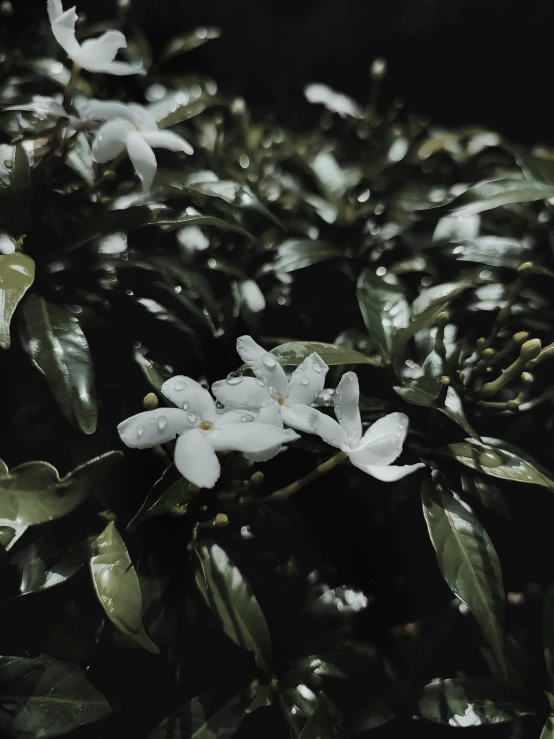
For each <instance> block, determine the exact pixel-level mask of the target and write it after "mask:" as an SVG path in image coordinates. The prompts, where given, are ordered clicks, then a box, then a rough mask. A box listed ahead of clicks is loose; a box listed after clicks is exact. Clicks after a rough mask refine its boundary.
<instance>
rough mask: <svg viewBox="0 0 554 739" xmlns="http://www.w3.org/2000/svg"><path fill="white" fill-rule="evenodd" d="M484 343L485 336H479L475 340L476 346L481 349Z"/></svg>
mask: <svg viewBox="0 0 554 739" xmlns="http://www.w3.org/2000/svg"><path fill="white" fill-rule="evenodd" d="M486 343H487V340H486V339H485V337H484V336H481V338H479V339H477V342H476V344H477V348H478V349H482V348H483V347H484V346H485V344H486Z"/></svg>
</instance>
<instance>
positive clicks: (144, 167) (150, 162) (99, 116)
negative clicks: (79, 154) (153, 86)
mask: <svg viewBox="0 0 554 739" xmlns="http://www.w3.org/2000/svg"><path fill="white" fill-rule="evenodd" d="M79 113H80V116H81V118H82V119H83V120H104V121H106V123H104V124H103V125H101V126H100V128H99V129H98V131H97V132H96V136H95V138H94V143H93V144H92V156H93V158H94V161H95V162H99V163H100V164H105V163H106V162H109V161H111V160H112V159H115V157H117V156H118V155H119V154H121V152H122V151H123V150H124V149H125V148H127V153H128V154H129V158H130V159H131V161H132V162H133V166H134V167H135V169H136V171H137V174H138V176H139V177H140V179H141V181H142V187H143V189H144V191H145V192H148V190H150V187H151V185H152V182H153V180H154V176H155V174H156V169H157V167H158V165H157V162H156V157H155V156H154V152H153V151H152V147H153V146H154V147H161V148H162V149H169V151H184V152H185V154H192V153H193V148H192V146H191V145H190V144H189V143H188V141H185V139H183V138H181V136H177V134H176V133H171V132H170V131H159V130H158V124H157V122H156V121H155V120H154V118H153V117H152V115H151V114H150V113H149V112H148V110H146V108H144V107H143V106H142V105H137V104H136V103H130V104H129V105H125V104H124V103H120V102H116V101H113V102H110V101H107V102H102V101H100V100H89V101H88V102H87V103H85V104H84V105H83V106H82V108H81V110H80V111H79Z"/></svg>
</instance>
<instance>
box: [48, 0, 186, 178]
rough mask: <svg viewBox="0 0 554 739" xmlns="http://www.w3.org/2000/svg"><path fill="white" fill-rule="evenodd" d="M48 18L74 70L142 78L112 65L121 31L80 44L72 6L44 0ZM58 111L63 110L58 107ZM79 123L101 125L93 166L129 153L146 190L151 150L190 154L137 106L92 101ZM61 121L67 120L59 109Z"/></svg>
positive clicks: (120, 44)
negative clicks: (98, 123)
mask: <svg viewBox="0 0 554 739" xmlns="http://www.w3.org/2000/svg"><path fill="white" fill-rule="evenodd" d="M47 7H48V18H49V20H50V25H51V27H52V33H53V34H54V36H55V38H56V41H57V42H58V43H59V44H60V46H61V47H62V49H63V50H64V51H65V53H66V54H67V55H68V57H69V58H70V59H71V60H72V61H73V63H74V71H76V72H77V73H78V71H79V70H80V69H85V70H87V71H88V72H100V73H104V74H115V75H127V74H144V70H141V69H138V68H136V67H133V66H132V65H131V64H127V63H125V62H120V61H114V59H115V56H116V54H117V52H118V50H119V49H124V48H126V46H127V41H126V39H125V36H124V35H123V34H122V33H121V31H106V33H104V34H102V36H100V37H99V38H96V39H87V40H86V41H83V43H82V44H80V43H79V42H78V41H77V38H76V35H75V24H76V22H77V13H76V10H75V8H70V9H69V10H66V11H65V12H64V9H63V6H62V1H61V0H48V6H47ZM60 108H61V106H60ZM79 114H80V117H81V120H82V121H102V125H101V126H100V127H99V128H98V129H97V131H96V134H95V137H94V143H93V146H92V156H93V158H94V161H95V162H98V163H99V164H105V163H106V162H109V161H111V160H113V159H115V158H116V157H118V156H119V155H120V154H121V153H122V152H123V151H124V150H127V153H128V155H129V158H130V159H131V161H132V163H133V166H134V167H135V170H136V172H137V174H138V176H139V177H140V180H141V182H142V187H143V190H144V191H145V192H148V191H149V190H150V187H151V186H152V182H153V181H154V176H155V174H156V170H157V162H156V157H155V155H154V152H153V151H152V148H153V147H154V148H162V149H168V150H169V151H180V152H184V153H185V154H192V153H193V148H192V146H191V145H190V144H189V143H188V142H187V141H185V139H183V138H181V136H178V135H177V134H175V133H171V132H169V131H159V130H158V122H157V120H156V119H155V117H154V116H153V115H152V114H151V112H150V111H149V110H148V109H147V108H145V107H143V106H142V105H138V104H136V103H132V104H129V105H126V104H125V103H122V102H120V101H116V100H114V101H100V100H90V101H88V102H87V103H85V104H84V105H83V106H82V107H81V109H80V111H79ZM58 115H59V117H61V118H64V117H65V118H68V117H69V116H68V115H67V113H65V111H64V110H63V108H62V109H61V113H58Z"/></svg>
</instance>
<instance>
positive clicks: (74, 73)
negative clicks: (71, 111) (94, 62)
mask: <svg viewBox="0 0 554 739" xmlns="http://www.w3.org/2000/svg"><path fill="white" fill-rule="evenodd" d="M80 71H81V67H80V66H79V65H78V64H77V62H73V68H72V69H71V77H70V78H69V82H68V83H67V85H66V86H65V90H64V93H63V107H64V108H65V109H66V110H67V109H68V108H69V106H70V105H71V101H72V100H73V89H74V87H75V85H76V84H77V80H78V79H79V73H80Z"/></svg>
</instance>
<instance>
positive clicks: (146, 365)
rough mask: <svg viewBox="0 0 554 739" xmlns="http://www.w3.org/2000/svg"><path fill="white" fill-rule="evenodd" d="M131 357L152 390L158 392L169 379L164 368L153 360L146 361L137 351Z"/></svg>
mask: <svg viewBox="0 0 554 739" xmlns="http://www.w3.org/2000/svg"><path fill="white" fill-rule="evenodd" d="M133 356H134V359H135V362H136V363H137V364H138V366H139V367H140V369H141V371H142V374H143V375H144V376H145V378H146V379H147V380H148V382H149V383H150V385H152V387H153V388H154V390H156V391H157V392H160V390H161V388H162V385H163V384H164V382H165V381H166V380H169V378H170V374H169V372H167V371H165V370H164V368H163V367H161V366H160V365H159V364H158V363H157V362H155V361H154V360H153V359H148V358H147V357H145V356H144V355H143V354H141V353H140V352H139V351H138V350H135V351H134V354H133Z"/></svg>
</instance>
